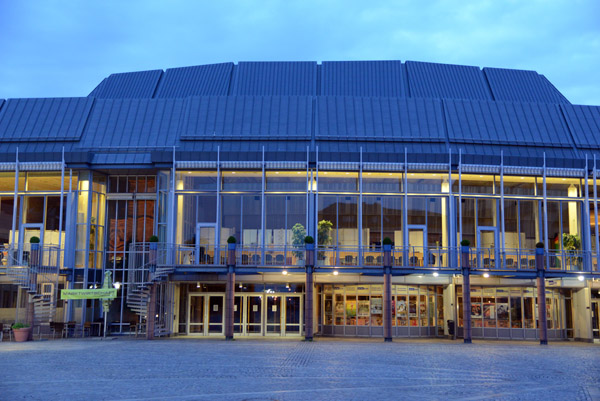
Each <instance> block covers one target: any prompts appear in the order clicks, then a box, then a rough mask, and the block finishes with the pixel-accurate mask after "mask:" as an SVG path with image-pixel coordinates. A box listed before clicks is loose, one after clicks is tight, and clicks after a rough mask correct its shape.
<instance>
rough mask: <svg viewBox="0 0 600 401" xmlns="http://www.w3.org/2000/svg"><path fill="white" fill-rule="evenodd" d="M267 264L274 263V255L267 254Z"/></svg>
mask: <svg viewBox="0 0 600 401" xmlns="http://www.w3.org/2000/svg"><path fill="white" fill-rule="evenodd" d="M265 264H266V265H272V264H273V255H270V254H266V255H265Z"/></svg>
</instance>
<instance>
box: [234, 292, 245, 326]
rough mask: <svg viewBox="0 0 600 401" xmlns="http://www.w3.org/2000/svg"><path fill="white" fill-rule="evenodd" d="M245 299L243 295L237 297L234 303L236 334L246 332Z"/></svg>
mask: <svg viewBox="0 0 600 401" xmlns="http://www.w3.org/2000/svg"><path fill="white" fill-rule="evenodd" d="M244 298H245V297H243V296H241V295H236V296H235V299H234V301H233V332H234V333H236V334H242V333H243V332H244V322H243V318H244V314H243V310H244Z"/></svg>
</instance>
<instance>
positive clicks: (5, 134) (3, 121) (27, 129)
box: [0, 98, 94, 142]
mask: <svg viewBox="0 0 600 401" xmlns="http://www.w3.org/2000/svg"><path fill="white" fill-rule="evenodd" d="M93 103H94V99H93V98H49V99H9V100H8V101H7V102H6V104H5V105H4V106H3V107H2V109H1V110H0V141H1V142H28V141H76V140H79V137H80V136H81V134H82V132H83V127H84V125H85V122H86V119H87V117H88V114H89V112H90V109H91V107H92V104H93Z"/></svg>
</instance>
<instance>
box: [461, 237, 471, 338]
mask: <svg viewBox="0 0 600 401" xmlns="http://www.w3.org/2000/svg"><path fill="white" fill-rule="evenodd" d="M460 253H461V255H460V261H461V267H462V276H463V332H464V333H463V337H464V342H465V344H471V277H470V274H471V265H470V259H471V257H470V255H469V247H468V246H461V247H460Z"/></svg>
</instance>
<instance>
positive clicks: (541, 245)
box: [535, 242, 544, 249]
mask: <svg viewBox="0 0 600 401" xmlns="http://www.w3.org/2000/svg"><path fill="white" fill-rule="evenodd" d="M535 247H536V248H538V249H539V248H543V247H544V243H543V242H538V243H537V244H535Z"/></svg>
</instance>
